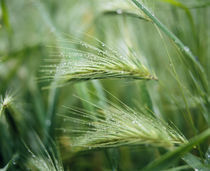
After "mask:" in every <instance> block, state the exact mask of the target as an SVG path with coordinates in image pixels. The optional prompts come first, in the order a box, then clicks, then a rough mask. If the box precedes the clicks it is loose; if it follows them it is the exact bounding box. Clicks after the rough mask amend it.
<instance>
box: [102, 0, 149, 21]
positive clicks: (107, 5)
mask: <svg viewBox="0 0 210 171" xmlns="http://www.w3.org/2000/svg"><path fill="white" fill-rule="evenodd" d="M98 8H99V9H100V12H101V11H102V13H103V14H106V15H108V14H109V15H123V16H131V17H135V18H139V19H143V20H146V21H150V19H149V17H148V16H147V15H145V14H144V13H143V12H141V11H139V9H138V8H137V7H136V6H135V5H134V4H132V2H131V1H130V0H124V1H121V0H113V1H107V0H101V1H99V2H98Z"/></svg>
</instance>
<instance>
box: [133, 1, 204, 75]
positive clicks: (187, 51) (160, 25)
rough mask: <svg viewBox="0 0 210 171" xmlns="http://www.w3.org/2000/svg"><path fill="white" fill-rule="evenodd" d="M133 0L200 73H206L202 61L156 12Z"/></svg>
mask: <svg viewBox="0 0 210 171" xmlns="http://www.w3.org/2000/svg"><path fill="white" fill-rule="evenodd" d="M132 2H133V3H134V4H135V5H136V6H137V7H138V8H139V9H141V10H142V11H143V12H144V13H145V14H146V15H147V16H148V17H149V18H150V19H151V20H152V21H153V22H154V23H155V24H156V25H157V27H158V28H159V29H160V30H162V31H163V32H164V33H165V34H166V35H167V36H168V37H170V38H171V39H172V40H173V41H174V43H175V44H176V45H177V46H178V47H179V48H180V49H181V50H182V51H183V52H184V53H185V55H186V56H187V57H189V58H190V59H191V60H192V62H193V63H194V64H195V65H196V66H197V68H198V69H199V71H200V73H202V74H205V73H204V70H203V67H202V66H201V64H200V62H199V61H197V59H196V57H195V55H193V53H192V52H191V50H190V49H189V48H188V47H187V46H185V45H184V43H182V41H181V40H180V39H179V38H178V37H177V36H176V35H175V34H174V33H172V32H171V31H170V30H169V29H168V28H167V27H166V26H165V25H164V24H163V23H162V22H161V21H159V20H158V18H156V17H155V16H154V14H153V13H152V12H151V11H149V10H148V9H147V7H145V6H144V5H143V4H142V3H141V2H139V1H138V0H132Z"/></svg>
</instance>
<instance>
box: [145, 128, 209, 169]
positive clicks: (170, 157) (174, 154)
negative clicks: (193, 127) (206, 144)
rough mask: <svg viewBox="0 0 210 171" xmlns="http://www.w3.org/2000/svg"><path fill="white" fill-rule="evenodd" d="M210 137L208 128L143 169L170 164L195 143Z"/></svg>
mask: <svg viewBox="0 0 210 171" xmlns="http://www.w3.org/2000/svg"><path fill="white" fill-rule="evenodd" d="M209 137H210V129H207V130H206V131H204V132H203V133H201V134H200V135H197V136H196V137H194V138H192V139H191V140H190V141H189V143H187V144H184V145H182V146H180V147H178V148H177V149H175V150H173V151H170V152H168V153H166V154H165V155H163V156H162V157H161V158H159V159H157V160H155V161H154V162H152V163H151V164H149V165H148V166H147V167H146V168H145V169H144V170H145V171H147V170H148V171H149V170H161V169H166V168H167V167H169V166H171V165H172V164H173V163H174V162H175V161H176V160H178V159H179V158H181V157H182V156H183V155H184V154H186V153H187V152H189V151H190V150H191V149H192V148H193V147H194V146H195V145H197V144H200V143H201V142H202V141H204V140H205V139H207V138H209Z"/></svg>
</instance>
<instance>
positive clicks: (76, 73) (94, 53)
mask: <svg viewBox="0 0 210 171" xmlns="http://www.w3.org/2000/svg"><path fill="white" fill-rule="evenodd" d="M63 42H65V43H67V45H71V44H74V45H77V46H79V47H80V49H81V50H78V49H75V48H69V47H58V49H59V50H60V51H61V52H59V53H58V52H55V53H53V56H55V57H56V58H54V59H49V61H53V62H55V63H56V62H58V61H61V62H60V63H59V64H50V65H46V66H43V69H42V72H44V73H45V76H44V77H41V78H40V79H41V80H54V81H55V82H56V83H57V85H58V86H60V85H61V86H62V85H63V84H66V83H70V82H77V81H85V80H94V79H107V78H127V79H140V80H152V79H154V80H157V78H156V77H155V76H153V75H152V74H151V73H150V72H149V70H148V69H147V68H146V67H145V66H144V65H143V64H142V63H141V61H140V59H139V57H137V56H136V55H135V54H133V53H131V52H129V54H126V53H125V54H120V53H119V52H117V51H116V50H113V49H112V48H110V47H108V46H107V45H105V44H104V43H103V42H101V41H99V40H97V42H98V43H99V45H98V46H93V45H91V44H89V43H87V42H83V41H78V40H65V41H63ZM59 57H60V58H59Z"/></svg>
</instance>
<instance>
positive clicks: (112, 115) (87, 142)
mask: <svg viewBox="0 0 210 171" xmlns="http://www.w3.org/2000/svg"><path fill="white" fill-rule="evenodd" d="M107 103H109V105H108V106H106V107H103V108H101V107H99V106H96V105H94V106H95V107H96V110H95V112H88V111H85V110H82V109H75V108H68V109H69V116H66V115H59V116H60V117H61V118H62V119H63V121H64V122H65V124H66V125H67V127H63V128H58V130H61V131H63V132H64V134H65V135H67V136H70V139H71V142H69V144H70V146H71V147H72V149H74V148H75V149H76V150H87V149H91V148H107V147H118V146H122V145H139V144H149V145H153V146H161V147H164V148H167V149H171V148H173V147H174V146H175V145H176V144H183V143H186V142H187V140H186V139H185V138H184V137H183V136H182V135H181V134H179V133H178V132H177V131H176V130H175V129H173V128H172V127H170V126H169V125H168V124H167V123H165V122H164V121H162V120H160V119H158V118H156V117H154V116H152V115H146V114H143V113H139V112H137V111H135V110H133V109H131V108H130V107H128V106H126V105H125V104H123V106H122V107H121V106H119V105H116V104H113V103H111V102H109V101H108V102H107ZM92 105H93V104H92Z"/></svg>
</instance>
